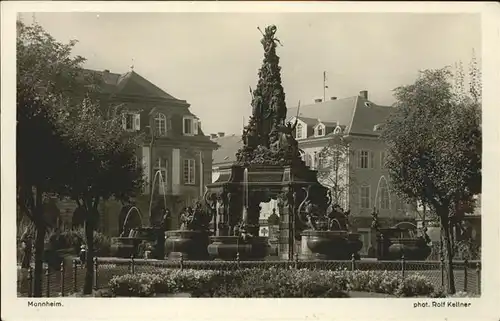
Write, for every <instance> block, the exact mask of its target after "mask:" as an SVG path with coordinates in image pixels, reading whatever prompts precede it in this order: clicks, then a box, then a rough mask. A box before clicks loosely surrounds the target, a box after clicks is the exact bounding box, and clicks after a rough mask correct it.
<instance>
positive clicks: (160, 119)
mask: <svg viewBox="0 0 500 321" xmlns="http://www.w3.org/2000/svg"><path fill="white" fill-rule="evenodd" d="M155 130H156V134H157V135H158V136H166V135H167V117H166V116H165V115H164V114H162V113H158V114H156V116H155Z"/></svg>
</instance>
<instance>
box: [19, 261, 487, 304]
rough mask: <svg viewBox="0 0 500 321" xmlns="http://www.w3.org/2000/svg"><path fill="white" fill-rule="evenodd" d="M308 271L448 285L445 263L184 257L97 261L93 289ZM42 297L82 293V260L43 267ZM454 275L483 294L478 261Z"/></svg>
mask: <svg viewBox="0 0 500 321" xmlns="http://www.w3.org/2000/svg"><path fill="white" fill-rule="evenodd" d="M270 267H275V268H287V269H288V268H298V269H302V268H306V269H312V270H315V269H319V270H337V269H347V270H351V271H355V270H362V271H366V270H376V271H377V270H378V271H399V272H400V273H401V276H402V277H406V276H409V275H412V274H419V275H422V276H424V277H426V278H427V279H428V280H429V281H431V282H432V283H433V285H434V287H435V288H437V289H439V288H441V289H445V288H446V285H447V283H448V280H447V272H446V265H445V262H444V261H406V260H405V259H404V258H402V259H401V260H399V261H378V260H355V259H354V258H352V259H351V260H347V261H302V260H299V259H298V257H296V259H295V260H292V261H278V260H276V261H274V260H267V261H240V260H239V259H238V258H237V259H236V260H234V261H186V260H183V259H182V257H181V258H180V260H177V261H170V260H168V261H167V260H150V259H135V258H134V257H131V258H129V259H122V258H95V259H94V273H93V275H92V279H93V280H92V281H93V289H94V290H98V289H104V288H107V287H108V283H109V281H110V280H111V278H112V277H113V276H117V275H124V274H135V273H158V272H160V271H161V270H164V269H166V268H170V269H172V268H174V269H196V270H219V271H234V270H237V269H242V268H265V269H267V268H270ZM44 270H45V271H44V272H45V273H44V277H43V282H42V284H43V286H42V289H43V296H44V297H61V296H71V295H72V294H74V293H77V292H81V291H82V289H83V284H84V281H85V273H86V269H85V265H83V264H81V262H80V260H79V259H73V261H72V262H63V263H61V267H60V269H59V270H57V271H56V270H52V269H50V268H49V267H47V266H46V267H44ZM453 274H454V279H455V287H456V290H457V291H464V292H467V293H470V294H475V295H479V294H480V293H481V264H480V262H479V261H471V262H468V261H454V262H453ZM17 288H18V296H21V297H23V296H24V297H26V296H27V297H30V296H32V293H33V270H32V269H31V268H30V269H28V270H26V269H18V286H17Z"/></svg>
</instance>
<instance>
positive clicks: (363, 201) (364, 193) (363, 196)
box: [359, 186, 370, 208]
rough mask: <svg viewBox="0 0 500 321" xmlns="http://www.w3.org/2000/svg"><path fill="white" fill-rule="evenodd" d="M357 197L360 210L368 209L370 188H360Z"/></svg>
mask: <svg viewBox="0 0 500 321" xmlns="http://www.w3.org/2000/svg"><path fill="white" fill-rule="evenodd" d="M359 196H360V206H361V208H370V186H361V187H360V191H359Z"/></svg>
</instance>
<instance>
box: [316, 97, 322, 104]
mask: <svg viewBox="0 0 500 321" xmlns="http://www.w3.org/2000/svg"><path fill="white" fill-rule="evenodd" d="M322 101H323V99H321V98H316V99H314V102H315V103H320V102H322Z"/></svg>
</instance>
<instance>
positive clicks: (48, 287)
mask: <svg viewBox="0 0 500 321" xmlns="http://www.w3.org/2000/svg"><path fill="white" fill-rule="evenodd" d="M45 280H46V282H47V288H46V289H45V296H46V297H47V298H50V272H49V267H48V266H47V269H46V270H45Z"/></svg>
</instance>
